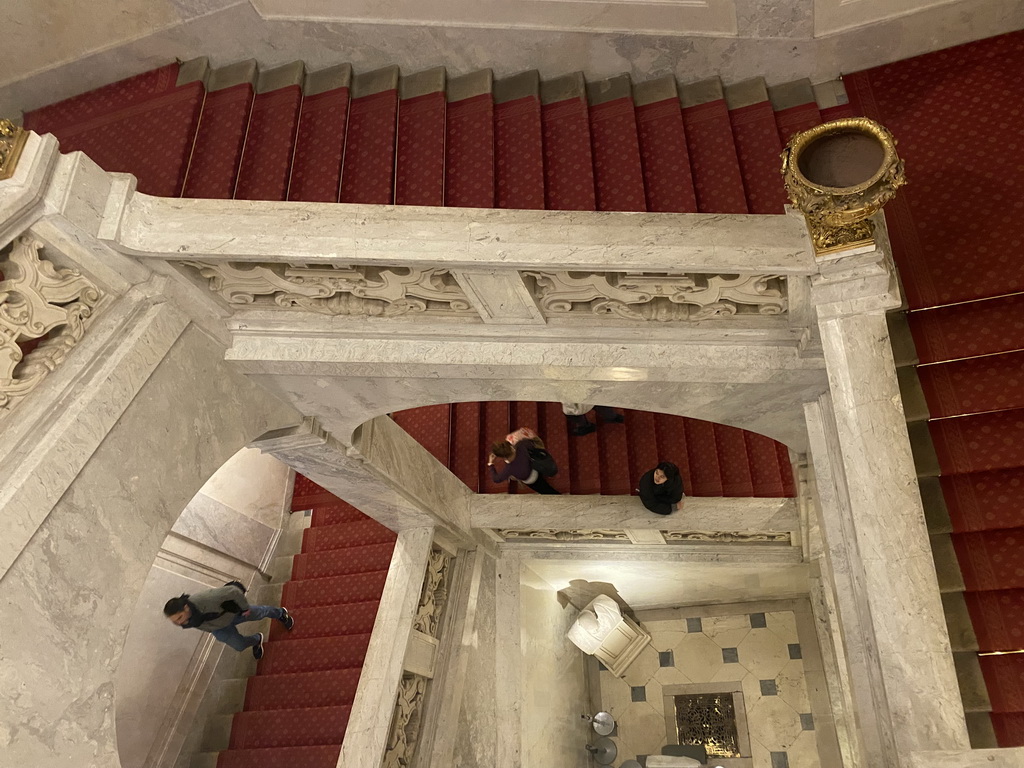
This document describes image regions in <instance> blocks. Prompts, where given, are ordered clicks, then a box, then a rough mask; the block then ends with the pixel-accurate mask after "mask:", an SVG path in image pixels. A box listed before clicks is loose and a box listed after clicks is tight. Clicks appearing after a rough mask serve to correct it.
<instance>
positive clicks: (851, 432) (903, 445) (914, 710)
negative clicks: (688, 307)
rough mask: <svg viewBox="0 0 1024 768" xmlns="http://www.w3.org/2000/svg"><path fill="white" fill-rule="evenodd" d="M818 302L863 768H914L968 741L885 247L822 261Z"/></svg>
mask: <svg viewBox="0 0 1024 768" xmlns="http://www.w3.org/2000/svg"><path fill="white" fill-rule="evenodd" d="M812 298H813V301H814V304H815V306H816V309H817V313H818V325H819V329H820V332H821V341H822V348H823V351H824V355H825V363H826V369H827V372H828V379H829V387H830V390H831V397H828V396H825V397H823V398H822V399H821V400H820V401H819V403H818V404H817V405H812V406H810V407H809V408H808V411H807V413H808V422H809V427H810V430H811V432H812V441H811V442H812V460H813V461H814V463H815V467H816V470H817V474H818V487H819V494H821V495H822V517H823V520H822V522H823V527H824V530H825V539H826V543H827V546H828V548H829V551H830V554H831V555H832V567H833V569H834V572H835V577H836V586H837V589H838V590H839V591H840V592H841V593H842V594H840V595H839V600H840V612H841V620H842V622H843V633H844V640H845V641H846V643H847V650H848V652H850V650H851V648H852V649H857V648H858V646H861V647H860V650H859V651H858V652H851V653H850V656H851V659H850V663H851V664H853V665H854V667H855V669H856V671H855V673H854V675H853V679H854V681H855V686H856V687H855V689H854V696H855V699H856V702H857V710H858V717H859V718H861V735H862V738H863V746H864V749H865V755H866V757H867V758H868V764H872V765H885V766H907V765H909V764H910V763H909V756H910V754H911V753H912V752H916V751H919V750H925V749H930V750H935V749H939V750H944V749H948V750H955V749H961V748H966V746H967V744H968V739H967V731H966V725H965V723H964V713H963V706H962V704H961V702H960V692H959V688H958V686H957V680H956V674H955V671H954V668H953V659H952V656H951V654H950V646H949V638H948V635H947V631H946V625H945V620H944V618H943V612H942V604H941V600H940V595H939V588H938V584H937V581H936V577H935V569H934V565H933V563H932V556H931V550H930V547H929V542H928V531H927V529H926V527H925V521H924V512H923V509H922V507H921V500H920V496H919V493H918V488H917V479H916V473H915V470H914V463H913V459H912V456H911V452H910V442H909V439H908V437H907V432H906V426H905V419H904V414H903V407H902V403H901V401H900V395H899V389H898V387H897V383H896V371H895V367H894V364H893V359H892V351H891V348H890V342H889V333H888V329H887V327H886V321H885V313H886V311H887V310H890V309H893V308H896V307H898V306H899V304H900V299H899V292H898V288H897V287H896V277H895V270H894V268H893V267H892V265H891V263H890V262H889V260H888V257H887V254H886V250H885V244H884V243H881V244H880V245H879V247H878V248H877V249H875V250H873V251H870V252H866V253H859V254H853V255H843V254H838V255H834V256H833V257H832V258H831V259H823V260H822V264H821V267H820V274H819V275H817V276H816V277H815V278H814V279H813V280H812ZM823 470H827V473H826V472H823ZM825 474H828V475H829V476H831V478H832V479H833V481H834V488H833V491H834V493H833V494H832V496H833V498H831V499H827V498H825V497H826V495H827V488H825V487H824V486H825V483H823V482H822V479H823V476H824V475H825ZM844 603H845V605H846V609H847V610H845V611H844V610H843V604H844Z"/></svg>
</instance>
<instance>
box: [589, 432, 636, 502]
mask: <svg viewBox="0 0 1024 768" xmlns="http://www.w3.org/2000/svg"><path fill="white" fill-rule="evenodd" d="M597 448H598V466H599V467H600V469H599V471H600V473H601V493H603V494H605V495H606V496H616V495H623V496H625V495H628V494H629V493H631V492H632V490H633V488H634V487H635V486H633V485H631V484H630V477H629V446H628V443H627V440H626V425H625V424H601V423H600V422H599V426H598V428H597Z"/></svg>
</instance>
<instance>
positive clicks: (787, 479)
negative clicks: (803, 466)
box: [775, 441, 796, 498]
mask: <svg viewBox="0 0 1024 768" xmlns="http://www.w3.org/2000/svg"><path fill="white" fill-rule="evenodd" d="M775 455H776V457H777V458H778V460H779V473H780V474H781V475H782V495H783V496H785V497H787V498H794V497H795V496H796V478H795V477H793V461H792V460H791V459H790V457H789V448H787V447H786V446H785V445H783V444H782V443H780V442H777V441H776V443H775Z"/></svg>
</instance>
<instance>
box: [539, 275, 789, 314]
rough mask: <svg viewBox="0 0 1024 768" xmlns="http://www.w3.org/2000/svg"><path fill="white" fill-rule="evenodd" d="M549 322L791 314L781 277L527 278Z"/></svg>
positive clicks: (594, 276) (633, 276) (544, 276)
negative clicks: (582, 316) (583, 316)
mask: <svg viewBox="0 0 1024 768" xmlns="http://www.w3.org/2000/svg"><path fill="white" fill-rule="evenodd" d="M523 274H524V275H525V276H526V277H528V278H532V279H533V281H534V295H535V296H536V298H537V300H538V304H539V305H540V308H541V311H543V312H544V314H545V315H546V316H548V317H552V316H565V315H569V314H572V313H576V314H578V313H589V314H593V315H615V316H616V317H619V318H622V319H625V320H641V321H649V320H655V321H659V322H670V321H673V320H706V319H708V318H711V317H723V316H730V315H738V314H756V315H781V314H783V313H785V312H786V311H787V309H788V304H787V299H786V284H785V278H784V277H783V276H781V275H705V274H681V275H669V274H648V273H633V272H589V273H588V272H533V271H531V272H524V273H523Z"/></svg>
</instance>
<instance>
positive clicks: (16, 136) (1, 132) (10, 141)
mask: <svg viewBox="0 0 1024 768" xmlns="http://www.w3.org/2000/svg"><path fill="white" fill-rule="evenodd" d="M26 141H28V131H26V130H24V129H22V128H20V127H19V126H17V125H15V124H14V123H12V122H11V121H10V120H6V119H3V120H0V181H3V180H4V179H9V178H11V176H13V175H14V169H15V168H16V167H17V165H18V158H19V157H21V150H23V149H24V148H25V142H26Z"/></svg>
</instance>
